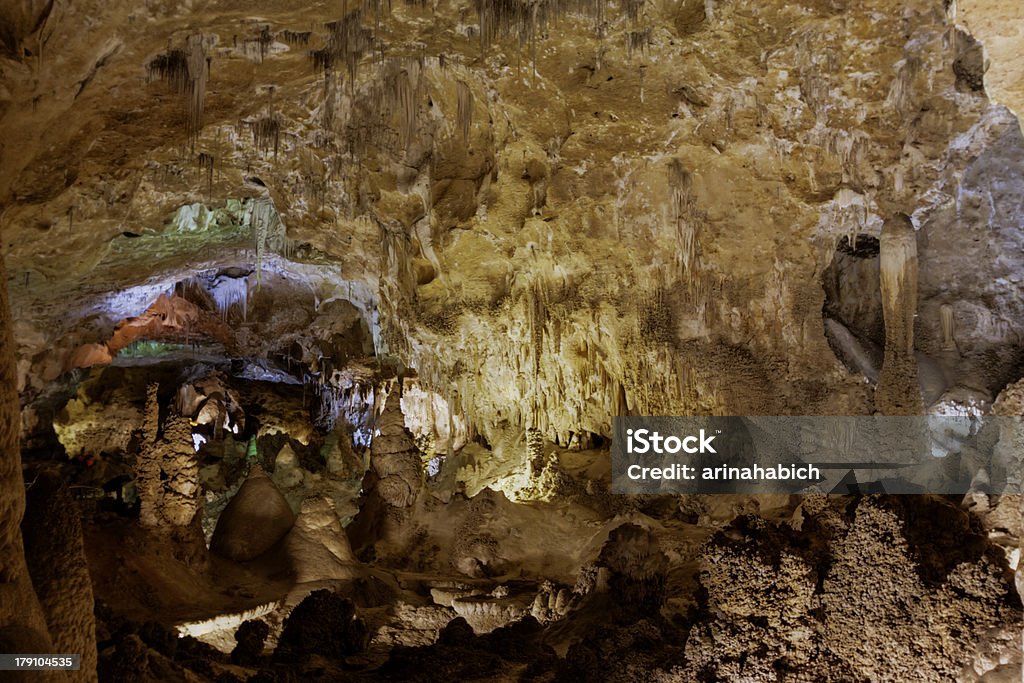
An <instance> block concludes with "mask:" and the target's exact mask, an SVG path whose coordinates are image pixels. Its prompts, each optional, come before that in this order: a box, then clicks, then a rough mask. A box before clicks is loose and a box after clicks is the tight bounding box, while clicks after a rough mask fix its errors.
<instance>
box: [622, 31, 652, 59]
mask: <svg viewBox="0 0 1024 683" xmlns="http://www.w3.org/2000/svg"><path fill="white" fill-rule="evenodd" d="M650 44H651V29H650V27H648V28H645V29H643V30H642V31H630V32H629V33H627V34H626V54H627V55H628V56H629V58H630V59H632V58H633V53H634V52H639V53H640V54H641V55H645V54H647V47H648V46H649V45H650Z"/></svg>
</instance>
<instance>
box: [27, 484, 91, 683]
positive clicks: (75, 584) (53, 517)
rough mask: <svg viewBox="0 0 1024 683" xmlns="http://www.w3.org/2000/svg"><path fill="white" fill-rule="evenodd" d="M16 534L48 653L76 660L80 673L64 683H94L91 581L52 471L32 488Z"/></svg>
mask: <svg viewBox="0 0 1024 683" xmlns="http://www.w3.org/2000/svg"><path fill="white" fill-rule="evenodd" d="M27 498H28V502H27V507H26V512H25V519H24V520H23V521H22V532H23V533H24V534H25V537H26V538H27V539H28V542H27V544H26V548H25V551H26V559H27V561H28V567H29V572H30V573H31V574H32V576H33V577H34V578H33V581H32V583H33V586H34V587H35V590H36V595H38V596H39V601H40V603H41V604H42V607H43V612H44V614H45V615H46V625H47V627H48V629H49V632H50V637H51V639H52V641H53V648H54V652H61V653H76V654H80V655H81V656H82V659H81V668H80V670H79V671H77V672H73V673H68V674H67V676H68V680H74V681H96V680H97V677H96V663H97V659H96V623H95V620H94V619H93V594H92V581H91V580H90V578H89V567H88V565H87V564H86V559H85V547H84V543H83V540H82V525H81V522H80V521H79V512H78V506H77V505H76V504H75V501H74V499H73V498H72V497H71V493H70V491H69V490H68V487H67V484H66V483H65V482H64V480H63V479H62V478H61V477H60V475H59V473H57V472H54V471H46V472H42V473H41V474H40V475H39V476H38V477H37V478H36V479H35V481H34V482H33V483H32V486H31V488H29V490H28V494H27Z"/></svg>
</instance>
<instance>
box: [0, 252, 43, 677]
mask: <svg viewBox="0 0 1024 683" xmlns="http://www.w3.org/2000/svg"><path fill="white" fill-rule="evenodd" d="M17 387H18V379H17V373H16V369H15V363H14V339H13V336H12V333H11V311H10V304H9V301H8V298H7V269H6V268H5V267H4V265H3V255H2V253H0V646H2V647H0V649H3V650H4V651H5V652H15V651H17V650H11V649H10V648H14V647H23V646H25V647H27V644H36V645H40V644H45V645H48V646H49V644H50V636H49V632H48V630H47V628H46V620H45V619H44V617H43V611H42V608H41V607H40V605H39V600H38V598H37V597H36V594H35V591H34V590H33V589H32V581H31V579H30V578H29V574H28V567H27V565H26V564H25V548H24V544H23V543H22V537H21V518H22V515H23V514H24V512H25V484H24V481H23V480H22V474H21V452H20V450H19V444H18V438H19V435H20V428H21V419H20V413H21V411H20V407H19V403H18V389H17ZM33 673H35V672H33ZM40 680H45V679H44V678H40Z"/></svg>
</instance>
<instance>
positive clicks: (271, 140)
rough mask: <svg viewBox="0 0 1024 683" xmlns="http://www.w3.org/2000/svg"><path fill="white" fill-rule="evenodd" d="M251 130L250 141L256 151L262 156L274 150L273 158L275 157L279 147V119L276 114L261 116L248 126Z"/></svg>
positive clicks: (280, 122)
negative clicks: (251, 140)
mask: <svg viewBox="0 0 1024 683" xmlns="http://www.w3.org/2000/svg"><path fill="white" fill-rule="evenodd" d="M250 127H251V128H252V139H253V144H254V145H255V146H256V149H258V150H260V152H262V153H263V154H267V153H268V152H269V151H270V150H271V148H273V150H274V156H275V157H276V156H277V152H278V150H279V149H280V146H281V127H282V121H281V117H280V116H278V115H277V114H273V113H271V114H269V115H268V116H263V117H261V118H259V119H256V121H253V122H252V123H251V124H250Z"/></svg>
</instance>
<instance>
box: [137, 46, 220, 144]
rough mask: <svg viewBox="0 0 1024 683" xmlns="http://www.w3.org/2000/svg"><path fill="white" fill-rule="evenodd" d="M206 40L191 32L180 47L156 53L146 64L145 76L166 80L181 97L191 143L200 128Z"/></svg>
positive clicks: (205, 79) (206, 72)
mask: <svg viewBox="0 0 1024 683" xmlns="http://www.w3.org/2000/svg"><path fill="white" fill-rule="evenodd" d="M209 47H210V39H209V38H207V37H206V36H203V35H202V34H194V35H191V36H189V37H188V38H187V39H186V40H185V47H184V48H171V49H169V50H167V52H164V53H162V54H159V55H157V56H156V57H154V58H153V59H151V60H150V61H149V63H148V64H147V65H146V77H147V79H149V80H152V79H154V78H156V79H159V80H161V81H164V82H166V83H168V84H169V85H170V86H171V88H173V89H174V90H175V91H176V92H177V93H178V94H179V95H181V96H182V97H183V98H184V99H185V111H186V125H187V130H188V138H189V142H190V143H191V144H193V145H194V144H195V142H196V140H197V139H198V138H199V131H200V130H201V129H202V122H203V108H204V106H205V102H206V84H207V82H208V81H209V78H210V61H211V59H212V58H211V57H209V56H207V50H208V48H209Z"/></svg>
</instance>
